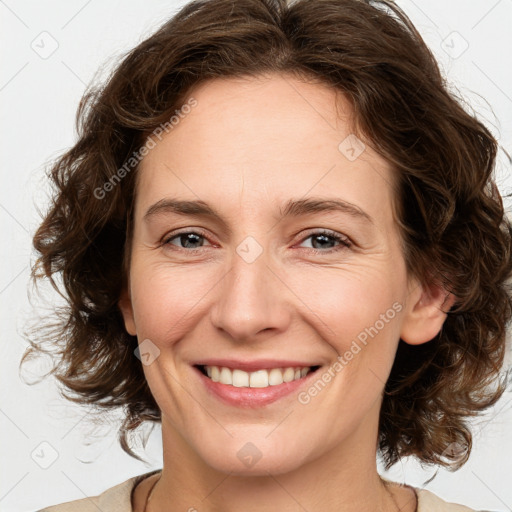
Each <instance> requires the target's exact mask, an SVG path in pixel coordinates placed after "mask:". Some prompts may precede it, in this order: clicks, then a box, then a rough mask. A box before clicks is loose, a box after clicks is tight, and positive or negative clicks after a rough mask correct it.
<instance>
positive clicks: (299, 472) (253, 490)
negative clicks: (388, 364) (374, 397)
mask: <svg viewBox="0 0 512 512" xmlns="http://www.w3.org/2000/svg"><path fill="white" fill-rule="evenodd" d="M162 435H163V444H164V464H163V469H162V474H161V476H160V479H159V480H158V482H157V485H156V486H155V488H154V492H153V493H152V497H151V502H150V505H148V507H147V511H146V512H161V511H164V510H165V511H166V512H171V510H170V509H169V504H173V507H172V510H190V511H194V510H200V511H201V512H218V511H223V512H235V511H239V510H244V511H247V512H253V511H254V512H256V511H258V512H265V511H269V512H270V511H274V510H281V511H286V512H288V511H289V512H292V511H293V512H296V511H297V512H298V511H303V510H323V511H325V512H334V511H336V512H340V511H342V512H352V511H355V510H357V511H358V512H370V511H371V512H373V511H375V510H379V511H382V512H391V511H392V512H396V511H397V510H400V511H401V512H413V511H414V509H415V507H414V504H415V503H414V494H412V497H411V493H413V491H412V490H411V489H406V488H397V487H396V486H386V485H385V484H384V482H383V481H382V479H381V478H380V477H379V474H378V472H377V467H376V448H375V447H376V442H375V441H376V435H377V433H376V431H374V432H371V431H370V432H365V431H364V429H357V430H356V432H354V433H353V435H352V436H350V438H346V439H345V441H346V442H343V444H342V445H338V446H335V447H333V448H332V449H330V450H327V451H326V452H325V453H324V454H322V455H321V456H319V457H318V458H316V459H314V460H311V461H308V462H305V463H303V464H300V465H299V467H298V468H297V469H295V470H292V471H287V472H285V473H279V472H278V471H273V472H270V471H265V470H264V468H262V471H260V473H261V474H259V475H258V476H254V475H243V474H239V473H238V474H236V475H235V474H233V473H229V474H226V473H225V472H221V471H217V470H216V469H215V468H213V467H212V466H211V465H206V464H205V463H204V461H203V460H202V459H201V458H200V457H199V456H198V454H197V453H195V452H194V451H193V450H191V449H190V446H189V445H188V444H187V443H186V442H185V441H184V440H183V439H181V438H180V437H179V435H178V434H177V432H176V431H175V430H174V428H173V427H172V425H171V424H170V423H169V422H168V421H167V420H166V418H165V417H163V418H162ZM368 435H370V436H372V435H373V440H372V439H370V442H367V441H368V440H366V442H363V441H364V440H363V439H361V436H363V437H364V436H368ZM364 446H366V447H374V449H373V450H371V449H367V450H366V451H364V450H363V449H361V448H362V447H364ZM148 491H149V489H148Z"/></svg>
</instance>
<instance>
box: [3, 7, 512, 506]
mask: <svg viewBox="0 0 512 512" xmlns="http://www.w3.org/2000/svg"><path fill="white" fill-rule="evenodd" d="M182 4H183V2H176V1H171V0H168V1H164V0H149V1H146V2H140V1H139V2H136V1H134V0H130V1H128V0H124V1H119V0H117V1H114V0H110V1H108V2H106V1H102V2H100V1H98V0H89V1H86V0H80V1H78V0H74V1H67V2H66V1H64V0H54V1H49V2H35V1H26V0H21V1H17V2H16V1H14V0H5V1H0V37H1V39H2V44H3V46H2V47H3V49H4V51H3V52H2V55H1V74H0V102H1V108H2V111H1V112H2V117H1V119H2V123H1V130H2V133H1V141H2V152H1V172H2V187H0V229H1V231H0V232H1V233H2V244H1V246H0V252H1V256H2V265H1V266H0V301H1V309H0V315H1V317H0V321H1V324H0V325H1V336H2V345H1V346H2V357H1V363H0V364H1V369H0V378H1V384H2V388H1V389H2V398H1V404H0V432H1V437H0V442H1V456H2V465H1V474H0V510H1V511H3V512H15V511H16V512H23V511H34V510H37V509H38V508H42V507H43V506H45V505H50V504H55V503H61V502H64V501H68V500H72V499H78V498H83V497H84V496H90V495H95V494H98V493H99V492H102V491H103V490H104V489H106V488H108V487H111V486H113V485H115V484H117V483H120V482H122V481H124V480H126V479H127V478H130V477H132V476H134V475H137V474H141V473H144V472H147V471H150V470H152V469H156V468H160V467H161V454H160V451H161V442H160V438H159V436H160V430H159V429H158V428H157V429H155V431H154V432H153V433H152V434H151V436H150V437H149V441H148V444H147V446H146V452H145V457H146V459H147V461H148V462H147V464H143V463H140V462H138V461H136V460H135V459H132V458H130V457H129V456H127V455H126V454H125V453H124V452H123V451H122V450H121V448H120V447H119V445H118V443H117V441H116V432H115V427H116V423H115V418H114V416H112V421H109V422H108V423H107V425H106V426H103V427H102V426H97V427H94V425H93V424H92V423H91V421H90V418H91V417H92V416H91V415H88V414H87V411H86V410H85V409H83V408H80V407H77V406H74V405H71V404H70V403H68V402H66V401H64V400H63V399H61V398H60V397H59V394H58V392H57V388H56V385H55V383H54V381H53V380H52V379H51V378H50V379H47V380H45V381H43V382H42V383H40V384H38V385H34V386H27V385H26V384H24V383H23V382H22V380H21V379H20V377H19V374H18V366H19V360H20V357H21V355H22V353H23V352H24V350H25V348H26V341H24V339H23V336H22V331H23V326H24V323H25V321H26V319H27V318H28V317H29V315H30V311H31V310H30V306H29V302H28V273H29V264H30V260H31V235H32V234H33V232H34V230H35V228H36V226H37V224H38V220H39V217H38V213H37V208H36V207H37V206H39V207H42V208H43V209H44V206H45V201H46V199H45V197H46V196H45V189H46V188H47V184H46V183H45V181H44V178H43V172H44V169H45V166H46V165H47V164H48V162H50V161H51V160H52V159H54V158H55V157H56V156H58V155H59V154H60V153H61V152H63V151H64V150H65V149H67V148H68V147H70V146H71V145H72V144H73V142H74V140H75V131H74V116H75V111H76V108H77V106H78V102H79V100H80V97H81V96H82V94H83V92H84V88H85V85H86V84H87V83H89V81H90V80H92V78H93V76H94V75H95V73H96V72H97V70H98V69H99V67H100V66H105V68H104V69H106V70H108V69H110V68H111V67H112V66H114V65H115V64H116V63H117V62H118V59H119V57H120V56H121V55H122V54H123V53H124V52H126V51H128V50H129V49H131V48H132V47H133V46H135V45H136V44H137V43H138V42H140V41H141V40H142V39H144V38H145V37H147V36H148V35H149V34H150V33H151V32H152V31H154V30H155V29H156V28H157V27H158V26H159V25H160V24H161V23H162V22H163V21H164V20H166V19H167V18H169V17H170V16H171V15H172V14H173V13H174V12H175V11H176V10H177V8H178V7H179V6H181V5H182ZM398 4H399V5H400V6H401V7H402V8H403V9H404V10H405V12H406V13H407V14H408V15H409V16H410V17H411V19H412V21H413V22H414V23H415V24H416V26H417V28H418V29H419V31H420V32H421V34H422V35H423V36H424V38H425V40H426V42H427V44H428V45H429V46H430V47H431V49H432V50H433V52H434V54H435V55H436V57H437V58H438V59H439V62H440V64H441V66H442V69H443V71H444V73H445V74H446V76H447V78H448V80H449V81H450V83H451V84H453V87H454V88H456V89H457V90H458V91H459V92H460V93H461V94H462V95H463V96H464V97H465V98H466V99H467V101H468V102H470V104H471V105H472V106H473V108H475V109H476V110H477V111H478V113H479V115H480V116H481V118H482V119H483V120H484V122H485V123H486V124H487V126H488V127H489V128H490V129H491V131H492V132H493V133H494V135H495V136H496V137H497V138H498V140H499V142H500V145H501V147H502V148H505V149H506V150H507V151H508V153H509V154H512V123H511V121H512V66H511V61H510V49H511V48H512V30H511V24H512V0H500V1H496V0H492V1H487V0H473V1H466V0H457V1H454V0H451V1H450V2H449V4H448V2H447V1H446V0H430V1H429V2H421V3H420V0H415V2H412V1H410V0H403V1H398ZM447 4H448V6H447ZM42 32H47V34H41V33H42ZM454 32H455V33H454ZM443 41H444V42H443ZM52 45H53V46H56V45H58V48H56V50H55V51H54V53H53V54H51V55H49V56H48V55H45V54H44V52H49V51H50V50H51V49H52ZM466 46H467V48H466ZM32 47H34V48H35V49H37V51H38V52H39V54H38V53H37V52H36V51H35V50H34V49H33V48H32ZM41 54H42V55H41ZM42 57H46V58H42ZM454 90H455V89H454ZM498 170H499V184H500V188H501V190H502V192H503V193H509V192H510V191H512V179H511V177H510V172H511V166H510V165H509V164H506V158H505V155H504V152H503V151H501V153H500V159H499V166H498ZM508 204H509V203H507V205H508ZM39 365H40V363H39ZM27 367H28V368H29V369H30V368H31V369H32V371H33V372H37V371H38V368H40V366H38V365H37V364H36V365H33V366H31V367H29V366H27ZM24 375H27V373H26V372H25V373H24ZM511 428H512V390H511V391H508V392H507V393H506V394H505V395H504V397H503V399H502V400H501V401H500V403H499V404H498V405H497V406H496V407H495V408H493V410H492V411H489V413H488V414H487V415H486V416H485V417H484V418H482V419H481V420H479V422H478V425H477V426H476V429H475V445H476V446H475V449H474V452H473V454H472V456H471V458H470V460H469V462H468V463H467V464H466V465H465V466H464V467H463V469H461V470H460V471H458V472H456V473H449V472H447V471H445V470H440V471H439V472H438V475H437V477H436V478H435V479H434V480H433V481H432V482H430V483H429V484H427V485H426V487H427V488H428V489H430V490H432V491H434V492H436V493H438V494H439V495H441V496H442V497H443V498H444V499H446V500H448V501H456V502H459V503H464V504H467V505H469V506H471V507H473V508H475V509H478V508H480V509H484V508H485V509H492V510H501V511H505V510H512V485H511V484H512V461H511V456H512V436H511V435H510V432H511V431H512V430H511ZM41 443H43V444H41ZM141 453H142V452H141ZM54 458H55V459H56V460H55V461H53V459H54ZM50 464H51V465H50ZM41 465H43V466H45V465H49V467H48V468H47V469H44V468H43V467H41ZM434 473H435V470H433V469H424V470H422V469H421V468H420V467H419V466H418V465H417V464H415V463H414V462H413V461H403V462H402V463H399V464H397V465H396V466H395V467H394V468H393V470H392V471H391V473H389V474H388V477H389V478H393V479H396V480H399V481H404V480H405V481H406V482H408V483H410V484H413V485H417V486H419V487H421V486H423V485H424V482H425V481H426V480H427V479H428V478H430V477H431V476H433V475H434Z"/></svg>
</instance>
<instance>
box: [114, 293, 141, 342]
mask: <svg viewBox="0 0 512 512" xmlns="http://www.w3.org/2000/svg"><path fill="white" fill-rule="evenodd" d="M117 305H118V306H119V309H120V310H121V314H122V315H123V319H124V326H125V329H126V331H127V332H128V334H131V335H132V336H136V335H137V328H136V326H135V319H134V315H133V306H132V300H131V297H130V294H129V292H128V290H127V289H124V290H123V291H122V293H121V297H120V299H119V301H118V303H117Z"/></svg>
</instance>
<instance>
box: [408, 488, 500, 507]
mask: <svg viewBox="0 0 512 512" xmlns="http://www.w3.org/2000/svg"><path fill="white" fill-rule="evenodd" d="M414 489H415V491H416V494H417V495H418V512H478V511H477V510H474V509H472V508H469V507H466V506H465V505H459V504H457V503H448V502H446V501H444V500H443V499H441V498H440V497H439V496H437V495H436V494H434V493H433V492H431V491H428V490H427V489H417V488H414ZM481 512H490V511H481Z"/></svg>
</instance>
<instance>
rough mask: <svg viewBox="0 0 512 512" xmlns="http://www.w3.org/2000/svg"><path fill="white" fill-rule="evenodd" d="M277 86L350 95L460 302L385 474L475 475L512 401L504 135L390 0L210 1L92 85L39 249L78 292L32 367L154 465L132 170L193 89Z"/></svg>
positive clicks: (412, 247) (396, 398)
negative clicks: (499, 406)
mask: <svg viewBox="0 0 512 512" xmlns="http://www.w3.org/2000/svg"><path fill="white" fill-rule="evenodd" d="M269 72H271V73H292V74H294V75H296V76H298V77H299V76H300V77H302V78H304V77H305V78H306V79H309V80H314V81H319V82H320V83H322V84H325V85H327V86H329V87H333V88H334V89H335V90H337V91H341V92H342V93H343V94H344V96H345V97H346V98H347V99H348V100H349V101H350V103H351V105H352V107H353V109H354V113H355V125H356V126H355V129H356V130H357V133H358V134H359V135H361V137H364V139H365V140H366V141H368V142H369V143H370V144H371V145H372V147H373V148H374V149H375V150H376V151H377V152H378V153H379V154H380V155H382V156H383V157H384V158H385V159H386V160H387V161H388V162H389V163H391V164H392V166H393V169H394V172H395V173H396V177H397V183H398V184H399V185H398V189H397V192H396V195H397V197H396V200H397V204H398V211H399V219H398V224H399V228H400V234H401V240H402V247H403V254H404V257H405V260H406V264H407V270H408V272H409V273H410V274H411V275H414V276H415V277H417V278H419V280H420V282H421V283H422V284H427V283H432V282H433V280H435V281H437V282H439V283H441V284H442V285H443V287H444V288H445V289H446V290H447V291H449V292H451V293H453V294H454V295H455V297H456V299H457V300H456V303H455V304H454V305H453V307H452V308H451V310H450V311H449V312H448V316H447V319H446V321H445V323H444V326H443V328H442V330H441V331H440V332H439V334H438V335H437V336H436V337H435V338H434V339H433V340H432V341H430V342H429V343H425V344H423V345H414V346H412V345H408V344H406V343H404V342H403V341H402V340H400V342H399V346H398V351H397V354H396V359H395V363H394V365H393V368H392V371H391V375H390V377H389V380H388V382H387V383H386V386H385V392H384V397H383V403H382V408H381V414H380V424H379V451H380V454H381V455H382V456H383V459H384V461H385V462H386V467H390V466H391V465H392V464H394V463H395V462H396V461H397V460H398V459H399V458H400V457H402V456H406V455H414V456H416V457H417V458H418V459H420V460H421V461H422V462H425V463H437V464H442V465H445V466H451V467H460V465H462V464H463V463H464V462H465V461H466V460H467V457H468V456H469V452H470V449H471V440H472V435H471V432H470V428H469V418H470V417H471V416H475V415H476V414H478V413H479V412H480V411H483V410H484V409H486V408H487V407H489V406H491V405H492V404H494V403H495V402H496V401H497V400H498V398H499V397H500V396H501V394H502V393H503V391H504V383H503V381H502V379H501V378H500V376H501V369H502V367H503V361H504V353H505V349H506V328H507V326H508V323H509V321H510V318H511V315H512V299H511V291H510V288H509V278H510V276H511V274H512V255H511V253H512V251H511V248H512V226H511V224H510V222H509V220H508V219H507V217H506V216H505V214H504V208H503V202H502V198H501V196H500V194H499V192H498V189H497V186H496V184H495V182H494V177H493V172H494V166H495V159H496V153H497V149H498V145H497V142H496V140H495V138H494V137H493V136H492V135H491V133H490V132H489V130H488V129H487V128H486V127H485V126H484V125H483V124H482V122H480V121H479V120H478V119H477V118H476V117H475V115H474V114H470V113H468V112H467V111H466V110H465V109H464V108H463V106H462V101H461V100H460V99H458V98H456V97H455V96H454V95H453V94H452V93H450V92H449V91H448V89H447V86H446V84H445V81H444V79H443V77H442V75H441V73H440V71H439V68H438V65H437V63H436V60H435V58H434V57H433V55H432V53H431V52H430V50H429V49H428V47H427V46H426V45H425V43H424V41H423V40H422V38H421V36H420V34H419V33H418V32H417V30H416V29H415V28H414V26H413V25H412V23H411V22H410V20H409V19H408V18H407V16H406V15H405V14H404V13H403V12H402V11H401V9H400V8H399V7H397V6H396V5H395V4H394V3H393V2H392V1H391V0H383V1H380V2H374V1H371V0H315V1H309V0H297V1H295V2H287V1H286V0H237V1H236V2H234V1H232V0H195V1H192V2H190V3H189V4H187V5H185V6H184V7H183V8H181V10H179V12H178V13H177V14H175V15H174V16H173V17H172V18H171V19H170V20H169V21H167V22H166V23H165V24H164V25H163V26H162V27H161V28H160V29H159V30H158V31H157V32H155V33H154V34H153V35H152V36H151V37H149V38H148V39H146V40H144V41H143V42H142V43H140V44H139V45H138V46H137V47H136V48H134V49H133V50H132V51H130V52H129V53H128V55H126V56H125V57H124V58H123V60H122V62H121V63H120V65H119V66H118V67H117V69H116V70H115V71H114V72H113V73H112V74H111V76H110V77H109V79H108V80H107V81H106V82H105V83H104V84H102V85H100V86H95V87H93V88H90V89H89V90H88V91H87V92H86V94H85V95H84V97H83V99H82V101H81V103H80V106H79V108H78V112H77V126H78V132H79V138H78V141H77V142H76V144H75V145H74V146H73V147H72V148H71V149H70V150H69V151H67V152H66V153H65V154H64V155H62V156H61V157H60V158H59V159H58V160H57V161H56V162H55V163H54V164H53V166H52V167H51V169H50V173H49V175H50V178H51V180H52V182H53V184H54V188H55V191H54V195H53V199H52V202H51V205H50V207H49V210H48V212H47V213H46V215H45V217H44V219H43V222H42V224H41V225H40V227H39V229H38V230H37V232H36V234H35V236H34V240H33V241H34V246H35V249H36V250H37V254H38V259H37V262H36V263H35V264H34V266H33V269H32V275H33V279H34V280H35V281H36V282H38V280H40V279H44V278H48V279H49V280H50V282H51V283H52V284H53V285H54V286H55V287H56V288H57V289H61V290H62V293H63V295H64V296H65V297H66V300H67V309H66V310H65V312H64V314H63V316H61V317H59V318H60V323H59V322H57V324H55V321H54V323H53V324H51V322H52V320H51V319H50V320H49V324H48V326H49V327H48V329H47V330H46V331H41V330H39V331H38V332H37V333H36V336H37V338H38V339H37V340H35V339H33V340H29V341H30V342H31V345H32V347H31V348H29V349H28V351H27V353H26V354H25V355H24V358H23V360H24V359H25V358H26V357H27V356H29V355H31V354H33V353H38V352H41V351H48V352H51V353H54V354H55V355H56V356H57V357H56V361H57V362H56V364H55V366H54V368H53V370H52V371H51V373H53V374H54V375H55V376H56V378H57V379H58V381H59V382H60V383H61V384H62V385H63V387H64V389H65V393H64V394H65V396H66V397H67V398H69V399H70V400H74V401H77V402H81V403H84V404H86V403H87V404H95V405H97V406H101V407H104V408H111V407H120V406H121V407H123V408H124V410H125V419H124V422H123V424H122V427H121V429H120V431H119V439H120V442H121V446H122V447H123V449H124V450H125V451H126V452H127V453H129V454H130V455H132V456H134V457H137V458H139V457H138V456H137V455H135V454H134V453H133V451H132V450H131V448H130V446H129V443H128V441H127V434H128V433H130V432H131V431H133V430H134V429H135V428H136V427H138V426H139V425H140V424H141V423H142V422H144V421H147V420H150V421H159V420H160V410H159V408H158V406H157V404H156V402H155V400H154V398H153V396H152V394H151V392H150V389H149V387H148V385H147V382H146V379H145V377H144V373H143V370H142V365H141V363H140V361H139V359H138V358H136V357H134V350H135V349H136V347H137V339H136V337H134V336H131V335H129V334H128V333H127V332H126V330H125V327H124V323H123V318H122V315H121V312H120V310H119V307H118V301H119V298H120V294H121V292H122V290H123V288H124V286H125V284H126V277H127V265H128V263H127V262H128V261H129V250H130V240H131V231H132V208H133V202H134V195H135V189H136V186H135V185H136V175H137V166H136V165H133V162H131V163H130V166H132V167H133V170H132V169H131V167H126V166H125V165H126V163H127V162H129V160H130V158H133V155H134V154H136V151H137V150H138V149H139V148H140V147H141V146H142V145H143V144H144V143H145V141H147V137H148V134H150V133H151V132H152V131H153V130H154V129H155V128H158V127H159V126H160V125H162V123H165V122H167V121H168V120H169V117H170V115H171V114H172V113H173V112H175V111H176V109H177V108H178V107H179V106H180V105H182V102H183V101H184V98H186V97H187V94H188V93H189V91H190V90H191V88H192V87H193V86H196V85H198V84H200V83H203V82H204V81H206V80H210V79H215V78H222V77H237V76H238V77H241V76H245V77H257V76H260V75H262V74H267V73H269ZM123 166H125V167H124V172H120V170H121V169H122V168H123ZM107 192H108V194H107ZM57 278H62V283H61V285H60V286H59V285H58V284H57V281H56V279H57ZM52 325H53V327H52ZM45 344H49V348H45ZM23 360H22V362H23ZM452 443H458V445H462V446H465V447H467V452H466V455H465V457H463V458H462V459H460V458H457V459H456V458H455V457H454V456H453V453H451V452H448V453H446V448H447V447H448V446H450V445H451V444H452Z"/></svg>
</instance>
